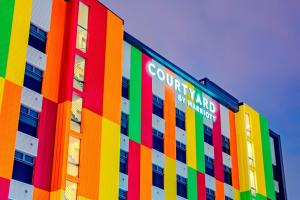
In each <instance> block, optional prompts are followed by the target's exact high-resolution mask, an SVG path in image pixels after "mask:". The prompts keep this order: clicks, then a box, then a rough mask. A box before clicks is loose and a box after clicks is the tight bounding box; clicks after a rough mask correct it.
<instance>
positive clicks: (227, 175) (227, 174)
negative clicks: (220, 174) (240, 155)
mask: <svg viewBox="0 0 300 200" xmlns="http://www.w3.org/2000/svg"><path fill="white" fill-rule="evenodd" d="M224 182H225V183H227V184H229V185H232V175H231V168H229V167H227V166H225V165H224Z"/></svg>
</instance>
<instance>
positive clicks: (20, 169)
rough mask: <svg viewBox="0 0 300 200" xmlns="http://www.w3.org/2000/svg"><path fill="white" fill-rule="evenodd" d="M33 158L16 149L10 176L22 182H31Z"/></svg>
mask: <svg viewBox="0 0 300 200" xmlns="http://www.w3.org/2000/svg"><path fill="white" fill-rule="evenodd" d="M33 165H34V158H33V157H32V156H30V155H27V154H25V153H23V152H20V151H18V150H16V151H15V162H14V166H13V175H12V178H13V179H14V180H17V181H21V182H23V183H27V184H32V175H33Z"/></svg>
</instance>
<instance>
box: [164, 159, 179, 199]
mask: <svg viewBox="0 0 300 200" xmlns="http://www.w3.org/2000/svg"><path fill="white" fill-rule="evenodd" d="M164 179H165V180H164V182H165V199H166V200H173V199H176V192H177V189H176V160H173V159H171V158H169V157H167V156H166V157H165V176H164Z"/></svg>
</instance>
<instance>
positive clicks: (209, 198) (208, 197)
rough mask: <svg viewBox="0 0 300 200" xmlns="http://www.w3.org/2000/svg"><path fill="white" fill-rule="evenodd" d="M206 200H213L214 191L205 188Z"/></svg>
mask: <svg viewBox="0 0 300 200" xmlns="http://www.w3.org/2000/svg"><path fill="white" fill-rule="evenodd" d="M206 200H215V191H213V190H211V189H208V188H206Z"/></svg>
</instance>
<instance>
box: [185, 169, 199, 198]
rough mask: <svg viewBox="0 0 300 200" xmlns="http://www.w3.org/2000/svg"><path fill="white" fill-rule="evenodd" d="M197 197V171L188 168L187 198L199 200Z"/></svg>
mask: <svg viewBox="0 0 300 200" xmlns="http://www.w3.org/2000/svg"><path fill="white" fill-rule="evenodd" d="M197 195H198V193H197V171H196V170H194V169H193V168H191V167H188V180H187V198H188V200H197V198H198V197H197Z"/></svg>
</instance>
